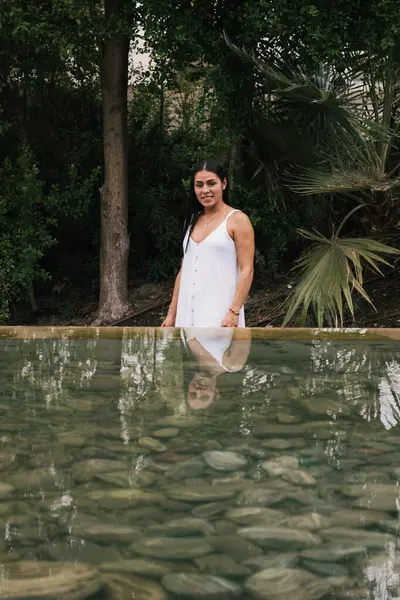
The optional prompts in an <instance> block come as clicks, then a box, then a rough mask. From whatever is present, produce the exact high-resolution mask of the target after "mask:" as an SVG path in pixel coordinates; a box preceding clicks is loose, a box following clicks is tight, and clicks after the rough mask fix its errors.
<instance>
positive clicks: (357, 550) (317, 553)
mask: <svg viewBox="0 0 400 600" xmlns="http://www.w3.org/2000/svg"><path fill="white" fill-rule="evenodd" d="M365 552H366V549H365V547H364V546H354V545H353V546H351V545H348V546H344V545H343V546H330V545H329V546H319V547H318V548H315V550H303V551H302V552H301V553H300V557H301V558H302V559H304V560H313V561H321V562H340V561H342V560H343V561H347V560H349V559H351V558H355V557H357V556H362V555H363V554H365Z"/></svg>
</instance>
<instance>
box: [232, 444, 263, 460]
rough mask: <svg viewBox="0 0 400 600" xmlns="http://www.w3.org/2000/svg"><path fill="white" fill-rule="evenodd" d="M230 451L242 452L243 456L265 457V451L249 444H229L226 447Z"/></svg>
mask: <svg viewBox="0 0 400 600" xmlns="http://www.w3.org/2000/svg"><path fill="white" fill-rule="evenodd" d="M227 450H230V451H231V452H238V453H239V454H243V455H244V456H248V457H250V458H256V459H259V458H264V459H265V458H267V452H266V451H265V450H262V449H261V448H254V447H253V446H250V445H249V444H239V445H236V446H230V447H229V448H227Z"/></svg>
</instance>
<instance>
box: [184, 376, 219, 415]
mask: <svg viewBox="0 0 400 600" xmlns="http://www.w3.org/2000/svg"><path fill="white" fill-rule="evenodd" d="M215 393H216V377H212V376H210V375H208V374H206V373H203V372H199V373H195V374H194V375H193V379H192V381H191V382H190V383H189V388H188V405H189V406H190V408H191V409H192V410H202V409H205V408H208V407H209V406H210V405H211V404H212V403H213V401H214V398H215Z"/></svg>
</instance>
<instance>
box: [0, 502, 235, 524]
mask: <svg viewBox="0 0 400 600" xmlns="http://www.w3.org/2000/svg"><path fill="white" fill-rule="evenodd" d="M231 505H232V504H231V502H230V501H226V500H219V501H216V502H208V503H207V504H200V505H199V506H196V508H194V509H193V510H192V515H193V516H194V517H198V518H199V519H208V518H210V517H215V516H216V515H219V514H221V513H223V512H225V511H226V510H227V509H228V508H230V507H231ZM0 507H1V505H0Z"/></svg>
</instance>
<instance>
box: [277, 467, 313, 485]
mask: <svg viewBox="0 0 400 600" xmlns="http://www.w3.org/2000/svg"><path fill="white" fill-rule="evenodd" d="M282 479H284V480H285V481H288V482H289V483H292V484H293V485H299V486H302V487H308V486H314V485H317V482H316V480H315V478H314V477H313V476H312V475H311V474H310V473H307V471H301V470H300V469H294V470H293V471H292V470H290V471H286V472H285V473H282Z"/></svg>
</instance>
